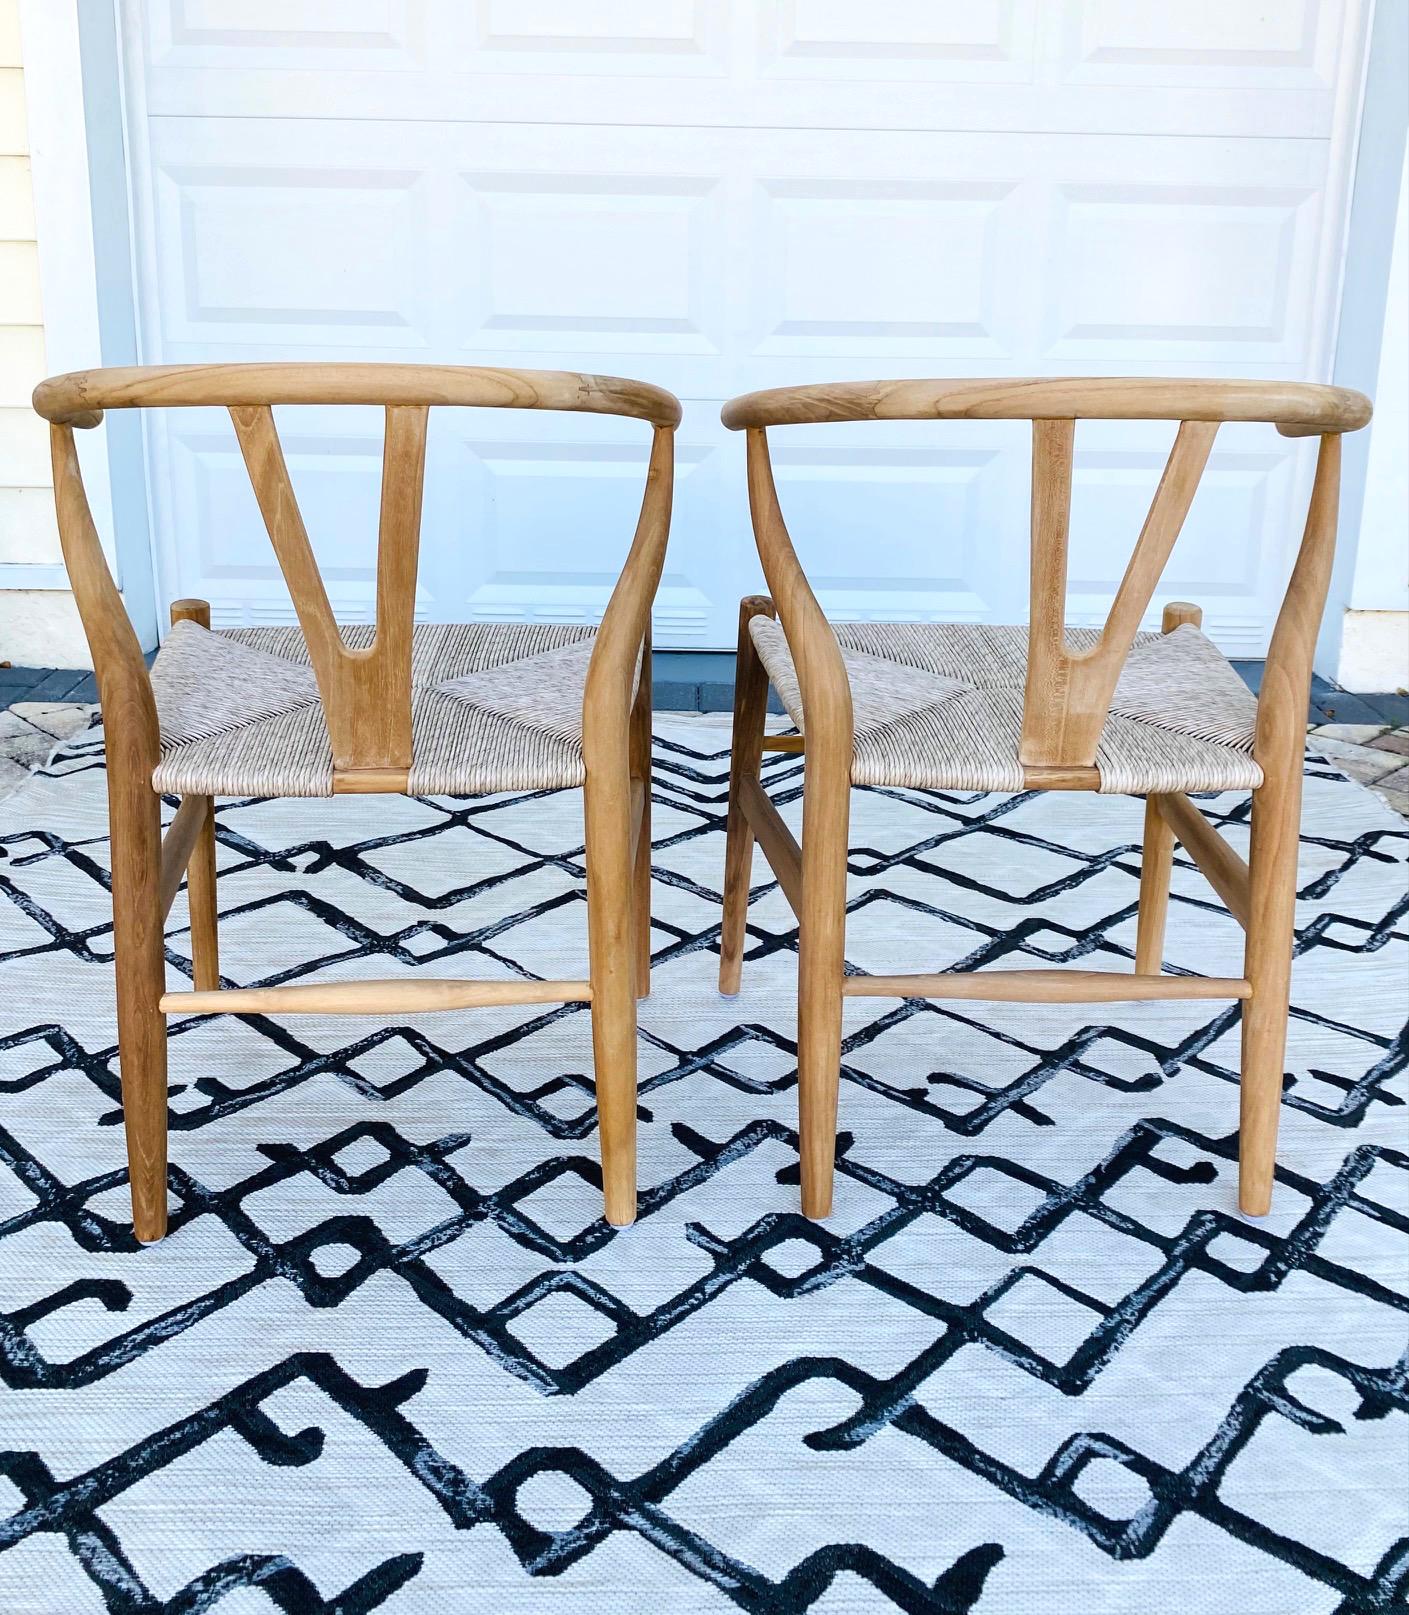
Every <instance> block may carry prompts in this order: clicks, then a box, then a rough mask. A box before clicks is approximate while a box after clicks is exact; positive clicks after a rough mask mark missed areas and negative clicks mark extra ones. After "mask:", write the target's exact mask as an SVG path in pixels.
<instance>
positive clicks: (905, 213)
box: [749, 158, 1023, 361]
mask: <svg viewBox="0 0 1409 1615" xmlns="http://www.w3.org/2000/svg"><path fill="white" fill-rule="evenodd" d="M765 161H766V158H765ZM1018 189H1019V187H1018V184H1017V182H1016V181H1013V180H996V181H993V182H988V183H982V182H970V181H965V180H961V179H945V178H940V177H936V178H933V179H924V180H914V179H905V180H898V179H894V178H886V177H881V176H877V177H876V178H874V179H869V180H856V179H852V178H848V179H847V180H844V181H843V180H836V179H830V178H827V177H825V176H818V177H817V178H815V179H812V180H797V179H781V178H776V179H775V178H764V179H760V180H759V181H758V184H757V203H756V215H757V219H756V224H755V227H754V230H753V232H752V251H751V252H750V256H749V298H750V303H751V322H750V323H751V328H752V332H753V344H752V357H754V358H756V359H763V358H776V359H781V360H788V361H791V360H793V359H796V358H798V357H801V356H806V357H809V358H810V357H815V356H817V355H818V354H819V352H825V353H827V354H828V355H831V356H835V357H836V358H839V359H840V358H843V357H845V358H852V357H856V356H859V355H864V356H866V357H868V358H871V359H874V360H881V359H890V360H892V361H893V360H896V359H900V360H913V359H915V358H917V357H919V356H922V355H923V356H926V357H933V358H936V359H958V358H961V357H962V358H975V359H985V360H990V361H996V360H1002V359H1005V358H1011V357H1012V356H1013V355H1014V354H1015V353H1016V352H1017V351H1018V348H1019V345H1020V331H1019V329H1018V326H1019V325H1020V320H1018V319H1015V316H1016V315H1018V313H1019V310H1020V307H1021V302H1022V292H1021V289H1020V288H1018V287H1015V286H1014V285H1013V284H1012V280H1011V277H1010V276H1009V275H1008V274H1007V273H1006V272H1005V270H1006V266H1007V265H1009V264H1010V263H1011V262H1012V258H1011V256H1010V254H1011V251H1012V249H1013V248H1014V247H1015V246H1016V244H1017V242H1018V241H1019V240H1020V238H1021V234H1022V230H1023V221H1022V219H1021V216H1020V210H1019V209H1017V208H1016V207H1015V206H1014V205H1013V203H1014V198H1015V196H1016V193H1017V191H1018ZM858 288H864V295H858Z"/></svg>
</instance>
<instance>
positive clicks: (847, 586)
mask: <svg viewBox="0 0 1409 1615" xmlns="http://www.w3.org/2000/svg"><path fill="white" fill-rule="evenodd" d="M1367 11H1368V0H1276V3H1269V0H1180V3H1179V4H1176V5H1171V4H1166V3H1155V0H864V3H862V0H337V3H336V4H333V3H331V0H128V3H125V4H124V6H123V13H122V14H123V18H124V36H125V49H126V76H127V85H126V91H127V105H128V115H129V119H130V124H131V127H130V130H129V137H130V161H131V168H132V186H133V200H134V211H135V216H136V224H137V232H136V235H137V258H138V282H139V312H140V325H141V333H142V334H141V344H142V357H143V358H144V359H145V360H147V361H150V362H177V361H193V360H209V359H269V358H277V357H285V356H292V357H301V358H307V359H406V360H435V361H446V362H455V363H479V362H483V363H486V364H493V365H524V366H548V367H563V368H566V369H577V370H597V371H611V372H618V373H621V374H625V375H635V376H640V377H644V378H646V379H649V380H652V381H656V382H659V383H661V384H663V385H664V386H666V387H669V388H671V389H672V390H673V391H675V392H676V393H678V394H679V395H680V397H681V398H682V399H683V400H684V401H685V422H684V425H683V427H682V429H681V432H680V436H679V486H678V494H677V502H676V511H677V515H676V522H675V528H674V534H673V538H672V549H671V556H670V559H669V561H668V563H667V572H666V578H665V581H664V585H663V587H662V590H661V595H660V601H659V605H658V609H657V616H656V626H657V640H658V643H659V644H661V645H667V646H677V647H700V648H703V647H711V646H727V645H731V644H732V642H733V637H734V621H735V614H736V604H737V600H738V597H739V595H740V594H742V593H746V592H748V591H749V590H751V589H754V588H756V587H758V585H759V582H760V573H759V571H758V567H757V562H756V560H755V557H754V553H753V547H752V541H751V538H750V535H749V526H748V517H747V507H746V501H745V497H744V492H743V445H742V443H741V442H740V441H739V440H738V439H737V438H735V437H732V436H731V435H730V434H728V433H725V432H724V431H723V429H722V428H721V427H720V425H719V422H718V409H719V404H720V402H721V401H722V400H724V399H725V398H727V397H729V396H730V395H732V394H733V393H736V392H740V391H743V390H745V389H748V388H754V387H766V386H778V385H784V384H787V383H790V382H799V381H810V380H817V381H820V380H833V379H843V378H849V377H866V376H875V375H998V376H1004V375H1025V374H1034V375H1040V374H1049V375H1051V374H1064V373H1082V372H1100V373H1108V374H1109V373H1115V374H1159V373H1170V374H1183V375H1211V376H1244V375H1251V376H1270V377H1296V378H1314V379H1326V378H1327V377H1328V370H1329V363H1330V345H1331V338H1332V334H1333V332H1334V328H1335V313H1336V306H1337V298H1338V295H1339V266H1340V256H1341V242H1342V237H1343V226H1344V217H1345V211H1346V193H1347V181H1348V174H1349V169H1350V161H1351V155H1352V151H1353V144H1354V141H1353V136H1354V127H1355V121H1356V115H1357V109H1358V96H1359V83H1360V72H1361V60H1362V55H1363V38H1364V29H1365V24H1366V16H1365V13H1366V12H1367ZM438 415H439V418H438V419H434V424H433V435H432V440H431V449H430V465H429V470H428V494H427V524H426V540H425V545H424V559H423V563H422V569H421V589H420V602H419V610H420V612H421V615H422V616H423V618H425V619H426V620H469V619H480V618H492V619H497V620H520V619H531V618H541V617H550V618H562V619H567V620H590V619H592V618H595V616H596V615H597V614H598V613H599V612H600V610H601V608H602V605H603V603H604V601H605V598H606V593H607V591H608V589H609V587H610V583H611V580H612V578H613V577H614V575H615V572H616V569H617V567H618V565H619V564H620V561H621V558H622V556H623V555H624V553H625V548H626V543H627V541H628V538H629V534H630V532H631V527H632V523H633V519H634V511H635V506H636V502H637V500H638V499H639V490H640V478H641V473H642V470H643V467H644V463H645V443H644V437H645V432H644V429H643V428H642V427H641V426H640V425H639V424H637V423H625V422H620V423H619V422H614V421H608V420H601V419H595V418H594V419H588V418H576V419H573V418H556V417H552V416H547V415H539V414H512V413H509V412H504V413H495V414H489V413H485V412H471V411H454V412H451V411H442V412H438ZM283 430H284V434H285V443H286V448H287V450H288V455H289V461H290V466H291V469H292V473H293V476H294V480H295V484H296V486H297V487H298V488H299V489H300V492H301V497H302V500H303V503H304V507H305V511H306V514H307V516H308V520H309V526H310V529H311V532H312V536H313V539H314V543H315V547H316V548H317V549H318V551H319V555H320V558H321V559H322V561H323V563H324V566H325V569H326V575H327V577H328V580H329V586H330V594H331V595H332V597H333V599H334V604H335V606H336V607H337V609H338V611H339V613H340V614H341V615H343V616H344V617H346V618H348V619H354V620H355V619H357V618H364V619H365V618H367V617H369V616H370V615H371V610H372V594H373V578H374V571H373V545H374V535H375V525H376V508H377V501H376V486H377V477H378V472H379V460H378V456H379V452H380V417H379V415H378V414H377V413H376V412H372V411H367V412H362V411H357V412H350V411H342V412H336V411H316V410H290V411H287V412H285V416H284V425H283ZM1171 437H1172V429H1166V428H1165V427H1163V426H1159V425H1154V426H1143V425H1140V426H1125V427H1118V426H1103V425H1098V424H1093V425H1090V426H1084V427H1083V428H1082V429H1081V430H1080V431H1079V432H1078V450H1079V454H1078V463H1077V473H1076V492H1075V518H1074V538H1073V546H1074V548H1073V559H1072V568H1071V577H1072V600H1071V616H1072V620H1073V621H1083V620H1091V619H1092V618H1093V617H1095V616H1096V615H1097V614H1098V613H1099V612H1102V611H1103V610H1104V607H1105V604H1106V603H1107V602H1108V600H1109V598H1110V595H1111V592H1112V590H1113V588H1114V585H1115V583H1116V581H1117V580H1118V578H1119V576H1120V573H1121V570H1122V568H1123V566H1124V563H1125V559H1126V556H1127V554H1128V550H1129V546H1130V544H1131V542H1132V540H1133V537H1134V534H1135V533H1136V531H1137V530H1138V527H1139V523H1140V518H1141V516H1142V514H1143V511H1144V508H1145V505H1146V503H1147V501H1148V498H1149V495H1150V492H1151V491H1152V489H1153V486H1154V483H1155V480H1156V478H1157V476H1158V473H1159V469H1160V466H1161V465H1162V463H1163V457H1164V452H1165V450H1166V448H1167V446H1168V443H1169V441H1170V439H1171ZM774 442H775V462H776V465H777V469H778V476H779V481H780V485H781V486H782V492H783V498H784V506H785V509H786V510H787V511H788V513H789V516H790V521H791V526H792V528H793V532H794V537H795V539H796V540H797V542H798V546H799V549H800V552H801V553H802V555H803V556H804V558H805V560H806V561H807V563H808V565H809V567H810V570H811V571H812V574H813V576H814V578H815V579H816V581H817V583H818V586H819V593H820V594H821V597H822V600H823V603H824V605H826V606H827V608H828V609H829V610H831V611H833V612H834V613H836V614H838V615H842V616H847V617H860V618H867V617H870V618H895V617H915V618H971V619H979V620H989V621H1013V620H1021V619H1022V618H1023V617H1024V616H1025V613H1026V558H1027V513H1026V499H1027V454H1028V444H1027V435H1026V430H1025V428H1020V427H1018V426H1015V425H1012V424H997V423H964V424H962V425H955V426H935V425H929V426H923V425H909V424H893V425H886V426H871V427H869V428H861V427H851V426H846V427H829V428H823V429H815V428H799V429H793V430H791V431H789V432H781V431H780V432H777V433H775V434H774ZM148 454H149V458H150V464H149V468H148V470H149V482H150V488H151V500H152V513H153V521H154V529H155V542H156V549H157V564H158V571H159V577H160V582H161V587H162V589H163V591H164V592H165V594H166V595H167V596H174V595H186V594H194V595H202V596H205V597H207V598H209V599H210V600H211V601H212V602H213V603H214V606H215V611H216V617H217V621H219V622H221V623H224V624H233V623H237V622H255V623H260V622H273V621H287V620H290V618H291V613H290V610H289V605H288V601H287V596H286V595H285V593H284V590H283V587H282V584H281V582H280V580H279V577H278V573H277V570H276V568H275V567H274V564H273V560H272V557H271V554H270V551H269V548H268V544H267V541H266V540H265V539H264V537H263V530H262V528H261V527H260V524H259V518H258V514H257V512H256V510H255V506H254V503H253V499H252V497H251V496H250V494H249V492H248V487H247V484H246V482H245V477H244V472H243V469H242V466H241V463H240V459H239V455H238V452H237V450H236V448H235V444H234V441H233V438H232V436H231V433H230V429H229V423H228V420H227V419H226V418H224V417H223V416H221V415H218V414H210V413H205V412H202V413H195V412H181V411H176V412H172V413H170V414H168V415H166V416H165V417H159V418H156V419H155V420H154V421H153V424H152V427H151V429H150V432H149V437H148ZM1306 471H1307V449H1306V446H1305V445H1298V444H1294V443H1290V442H1288V441H1286V440H1283V439H1280V438H1278V437H1277V436H1276V435H1275V433H1273V432H1272V431H1271V429H1270V428H1242V429H1237V428H1225V429H1224V432H1223V434H1222V435H1221V437H1220V441H1219V447H1218V449H1217V450H1216V452H1215V455H1214V458H1213V460H1212V462H1211V465H1210V470H1209V473H1208V475H1207V476H1206V478H1205V484H1204V487H1203V489H1202V490H1201V492H1200V495H1199V498H1198V500H1197V502H1196V504H1195V507H1194V512H1193V514H1192V516H1191V519H1190V524H1189V528H1188V530H1187V532H1186V534H1185V537H1184V540H1183V542H1182V543H1181V546H1180V548H1179V549H1178V550H1177V551H1176V553H1175V558H1174V561H1173V563H1172V566H1171V571H1170V574H1169V584H1170V588H1169V591H1167V592H1174V593H1178V594H1183V595H1187V596H1189V597H1191V598H1193V599H1195V600H1200V601H1202V602H1203V603H1204V605H1205V607H1206V612H1207V618H1206V620H1207V622H1208V623H1209V625H1210V627H1211V629H1212V631H1213V633H1214V634H1215V636H1216V637H1217V638H1218V639H1219V641H1220V642H1221V643H1222V644H1223V645H1224V647H1225V648H1226V649H1228V650H1229V651H1231V652H1233V653H1235V654H1236V653H1243V654H1258V653H1259V652H1260V651H1261V650H1262V649H1263V648H1264V646H1265V640H1266V635H1267V631H1268V627H1269V616H1270V612H1271V610H1272V608H1273V602H1274V601H1275V598H1276V595H1277V591H1278V590H1279V588H1280V586H1281V582H1282V579H1283V577H1284V575H1285V569H1286V566H1287V564H1288V559H1289V554H1290V546H1291V544H1292V542H1293V538H1294V533H1295V530H1296V527H1297V525H1298V522H1299V511H1300V504H1301V501H1303V500H1304V498H1305V493H1306V480H1307V479H1306Z"/></svg>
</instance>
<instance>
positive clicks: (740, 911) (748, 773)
mask: <svg viewBox="0 0 1409 1615" xmlns="http://www.w3.org/2000/svg"><path fill="white" fill-rule="evenodd" d="M773 614H774V613H773V602H772V601H771V600H770V599H768V597H767V596H766V595H757V594H751V595H746V596H745V597H744V599H743V600H741V601H740V602H739V642H738V650H737V652H736V655H735V661H734V722H733V730H732V736H733V738H732V742H731V748H730V752H729V810H728V815H727V817H726V819H725V824H724V886H723V914H722V916H721V920H720V926H719V990H720V992H721V993H723V994H725V995H726V997H733V995H734V994H735V993H737V992H738V990H739V984H740V981H741V979H742V975H743V958H744V946H745V943H746V941H747V931H748V908H749V880H750V878H751V875H752V871H753V844H754V829H753V825H752V824H751V823H750V816H749V813H748V811H747V808H746V806H745V802H744V792H745V789H746V786H747V785H748V783H749V781H752V782H753V783H754V784H757V782H758V770H759V764H760V762H761V760H762V753H763V748H764V747H765V746H766V745H767V741H766V739H765V738H764V733H763V725H764V722H765V720H766V718H767V713H768V674H767V673H766V672H765V671H764V668H763V663H762V662H761V661H760V660H759V657H758V652H757V651H756V650H755V649H754V644H753V638H752V636H751V635H750V633H749V623H750V622H752V620H753V619H754V618H755V617H757V616H760V615H761V616H765V617H772V616H773ZM769 805H770V806H771V805H772V804H771V803H770V804H769ZM791 839H792V838H791V836H790V837H789V840H791ZM765 856H766V852H765ZM775 872H776V871H775ZM779 882H780V884H782V885H783V890H784V892H785V893H786V892H787V885H786V882H784V880H783V877H782V876H781V875H780V876H779Z"/></svg>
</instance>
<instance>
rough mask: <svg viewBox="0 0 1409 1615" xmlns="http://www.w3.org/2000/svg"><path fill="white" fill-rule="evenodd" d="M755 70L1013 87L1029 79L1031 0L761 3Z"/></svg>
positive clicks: (1032, 44) (796, 0)
mask: <svg viewBox="0 0 1409 1615" xmlns="http://www.w3.org/2000/svg"><path fill="white" fill-rule="evenodd" d="M758 10H759V16H758V21H759V70H760V72H761V73H762V74H764V75H766V76H770V77H778V78H794V79H814V80H819V79H820V80H833V79H855V78H858V77H860V78H864V79H871V80H878V81H884V80H894V79H899V80H919V81H921V82H924V83H937V82H943V81H945V80H954V79H957V80H960V81H967V82H970V83H974V82H985V83H1015V84H1020V83H1024V82H1026V81H1028V80H1031V79H1032V78H1033V77H1034V72H1035V64H1034V50H1035V45H1036V31H1035V23H1036V18H1037V5H1036V0H889V3H887V4H881V5H876V4H872V5H869V6H859V5H856V4H854V3H853V0H762V3H761V4H760V5H759V8H758Z"/></svg>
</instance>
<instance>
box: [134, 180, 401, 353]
mask: <svg viewBox="0 0 1409 1615" xmlns="http://www.w3.org/2000/svg"><path fill="white" fill-rule="evenodd" d="M154 179H155V185H156V193H155V207H156V213H155V229H156V232H157V240H158V242H159V243H160V246H159V250H158V254H157V261H156V267H157V274H158V284H159V292H160V295H159V297H158V298H157V299H156V301H155V306H154V314H155V316H156V318H157V319H158V320H159V322H160V330H161V334H162V338H163V340H164V341H167V342H189V343H213V344H224V343H232V342H263V343H274V344H289V343H293V344H301V343H307V342H319V341H322V342H334V343H336V344H338V345H340V346H343V345H348V344H356V345H357V346H358V347H364V346H375V347H391V348H419V347H424V345H425V342H426V335H425V332H424V329H423V325H424V310H425V308H426V307H427V304H428V303H429V301H430V299H431V297H432V295H433V293H432V289H431V287H430V286H429V285H428V284H427V282H426V277H425V275H424V273H423V272H422V269H421V267H420V266H419V264H418V260H417V257H416V248H417V247H418V245H420V244H422V243H423V242H424V240H425V237H426V235H427V233H428V231H427V224H426V210H425V206H424V199H423V198H422V197H420V196H419V195H418V186H419V182H420V176H419V175H418V174H417V173H416V172H414V171H412V170H406V169H396V170H383V171H377V170H375V169H369V168H365V167H360V166H355V165H354V166H347V165H342V164H339V165H336V166H332V165H329V164H327V163H326V162H320V160H319V158H318V156H317V154H316V153H315V152H311V151H310V152H309V153H308V154H307V157H306V159H304V160H299V159H298V158H295V159H294V160H293V161H292V162H281V161H278V160H276V159H274V158H272V157H271V158H269V159H267V160H265V161H261V162H248V161H247V162H244V163H241V164H238V165H230V164H227V163H223V162H218V161H217V162H211V163H201V162H199V161H196V162H192V161H189V160H187V161H181V162H176V163H170V164H166V163H160V162H159V166H158V167H157V169H156V172H155V175H154ZM311 242H317V243H318V250H317V251H316V252H314V251H310V243H311Z"/></svg>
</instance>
